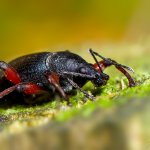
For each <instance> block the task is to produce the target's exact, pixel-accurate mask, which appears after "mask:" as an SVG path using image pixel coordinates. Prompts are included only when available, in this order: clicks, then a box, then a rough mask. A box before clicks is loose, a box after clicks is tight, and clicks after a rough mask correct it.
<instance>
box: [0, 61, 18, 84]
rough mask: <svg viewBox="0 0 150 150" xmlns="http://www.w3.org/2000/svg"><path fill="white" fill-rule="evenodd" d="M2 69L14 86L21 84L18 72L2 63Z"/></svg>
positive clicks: (0, 65)
mask: <svg viewBox="0 0 150 150" xmlns="http://www.w3.org/2000/svg"><path fill="white" fill-rule="evenodd" d="M0 69H1V70H2V71H3V72H4V75H5V77H6V78H7V80H9V81H10V82H12V83H13V84H18V83H20V82H21V79H20V76H19V74H18V73H17V71H16V70H15V69H14V68H13V67H11V66H9V65H8V64H7V63H5V62H3V61H0Z"/></svg>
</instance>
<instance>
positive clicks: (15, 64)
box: [0, 49, 135, 101]
mask: <svg viewBox="0 0 150 150" xmlns="http://www.w3.org/2000/svg"><path fill="white" fill-rule="evenodd" d="M90 53H91V55H92V57H93V58H94V59H95V61H96V63H95V64H90V63H88V62H86V61H85V60H84V59H83V58H82V57H80V56H79V55H77V54H74V53H71V52H69V51H62V52H55V53H52V52H41V53H35V54H30V55H26V56H22V57H19V58H17V59H15V60H13V61H11V62H9V63H8V64H7V63H5V62H3V61H0V69H1V70H2V71H1V73H0V78H1V79H0V89H1V93H0V98H5V97H6V96H7V95H11V94H13V93H15V95H16V94H17V93H18V95H19V94H20V93H21V94H20V95H21V96H22V97H23V98H27V99H29V97H30V98H31V99H34V98H37V97H42V96H44V95H48V96H47V98H49V99H51V95H52V94H54V93H55V92H58V93H60V95H62V97H64V98H65V99H68V97H67V94H68V93H69V92H71V91H72V90H73V89H79V90H80V91H81V92H83V93H84V94H85V96H86V97H88V98H90V99H94V97H93V96H92V95H89V94H88V93H87V92H86V91H84V90H82V89H81V87H82V86H83V85H84V84H85V83H86V82H87V81H91V82H92V83H93V84H94V85H95V86H98V87H99V86H102V85H105V84H106V83H107V81H108V79H109V76H108V75H106V74H105V73H103V70H104V69H105V68H106V67H109V66H110V65H114V66H115V67H116V68H117V69H118V70H120V71H121V72H122V73H124V75H125V76H126V77H127V78H128V80H129V86H134V85H135V82H134V80H133V79H132V77H131V76H130V74H129V73H128V72H127V71H126V70H125V69H128V70H130V71H132V69H131V68H129V67H127V66H124V65H121V64H118V63H117V62H116V61H114V60H111V59H107V58H104V57H103V56H101V55H99V54H98V53H96V52H94V51H93V50H91V49H90ZM95 56H98V57H100V58H102V59H103V60H102V61H100V62H99V61H97V59H96V57H95ZM31 101H32V100H31Z"/></svg>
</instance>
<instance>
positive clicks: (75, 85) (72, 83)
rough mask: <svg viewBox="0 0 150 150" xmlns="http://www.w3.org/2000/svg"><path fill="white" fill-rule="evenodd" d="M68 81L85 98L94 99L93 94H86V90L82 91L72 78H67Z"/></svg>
mask: <svg viewBox="0 0 150 150" xmlns="http://www.w3.org/2000/svg"><path fill="white" fill-rule="evenodd" d="M67 80H68V82H69V83H70V84H71V85H72V86H73V87H74V88H76V89H78V90H80V91H81V92H82V93H83V94H84V95H85V96H86V97H87V98H89V99H91V100H93V101H94V100H95V97H94V96H93V95H90V94H88V93H87V92H86V91H84V90H83V89H82V88H80V87H79V86H78V85H77V84H76V83H75V82H74V81H73V80H71V79H70V78H67Z"/></svg>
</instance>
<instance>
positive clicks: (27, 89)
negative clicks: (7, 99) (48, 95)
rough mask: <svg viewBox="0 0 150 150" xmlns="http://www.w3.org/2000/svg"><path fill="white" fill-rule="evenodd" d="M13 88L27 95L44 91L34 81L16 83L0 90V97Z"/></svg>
mask: <svg viewBox="0 0 150 150" xmlns="http://www.w3.org/2000/svg"><path fill="white" fill-rule="evenodd" d="M15 90H16V91H18V92H22V93H24V94H27V95H32V94H36V93H40V92H41V93H42V92H46V91H44V90H42V89H41V88H40V87H39V86H38V85H36V84H34V83H20V84H16V85H14V86H12V87H10V88H7V89H6V90H4V91H2V92H0V98H3V97H4V96H6V95H8V94H10V93H11V92H13V91H15Z"/></svg>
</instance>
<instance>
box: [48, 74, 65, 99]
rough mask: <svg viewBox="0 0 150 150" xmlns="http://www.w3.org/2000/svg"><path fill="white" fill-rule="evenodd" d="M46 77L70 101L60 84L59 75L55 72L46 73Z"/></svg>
mask: <svg viewBox="0 0 150 150" xmlns="http://www.w3.org/2000/svg"><path fill="white" fill-rule="evenodd" d="M46 77H47V79H48V81H49V83H50V84H52V85H53V86H54V87H55V88H56V89H57V90H58V92H59V93H60V94H61V95H62V96H63V97H64V99H66V100H67V101H68V97H67V95H66V94H65V92H64V90H63V89H62V87H61V86H60V83H59V75H58V74H57V73H55V72H52V73H46Z"/></svg>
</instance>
